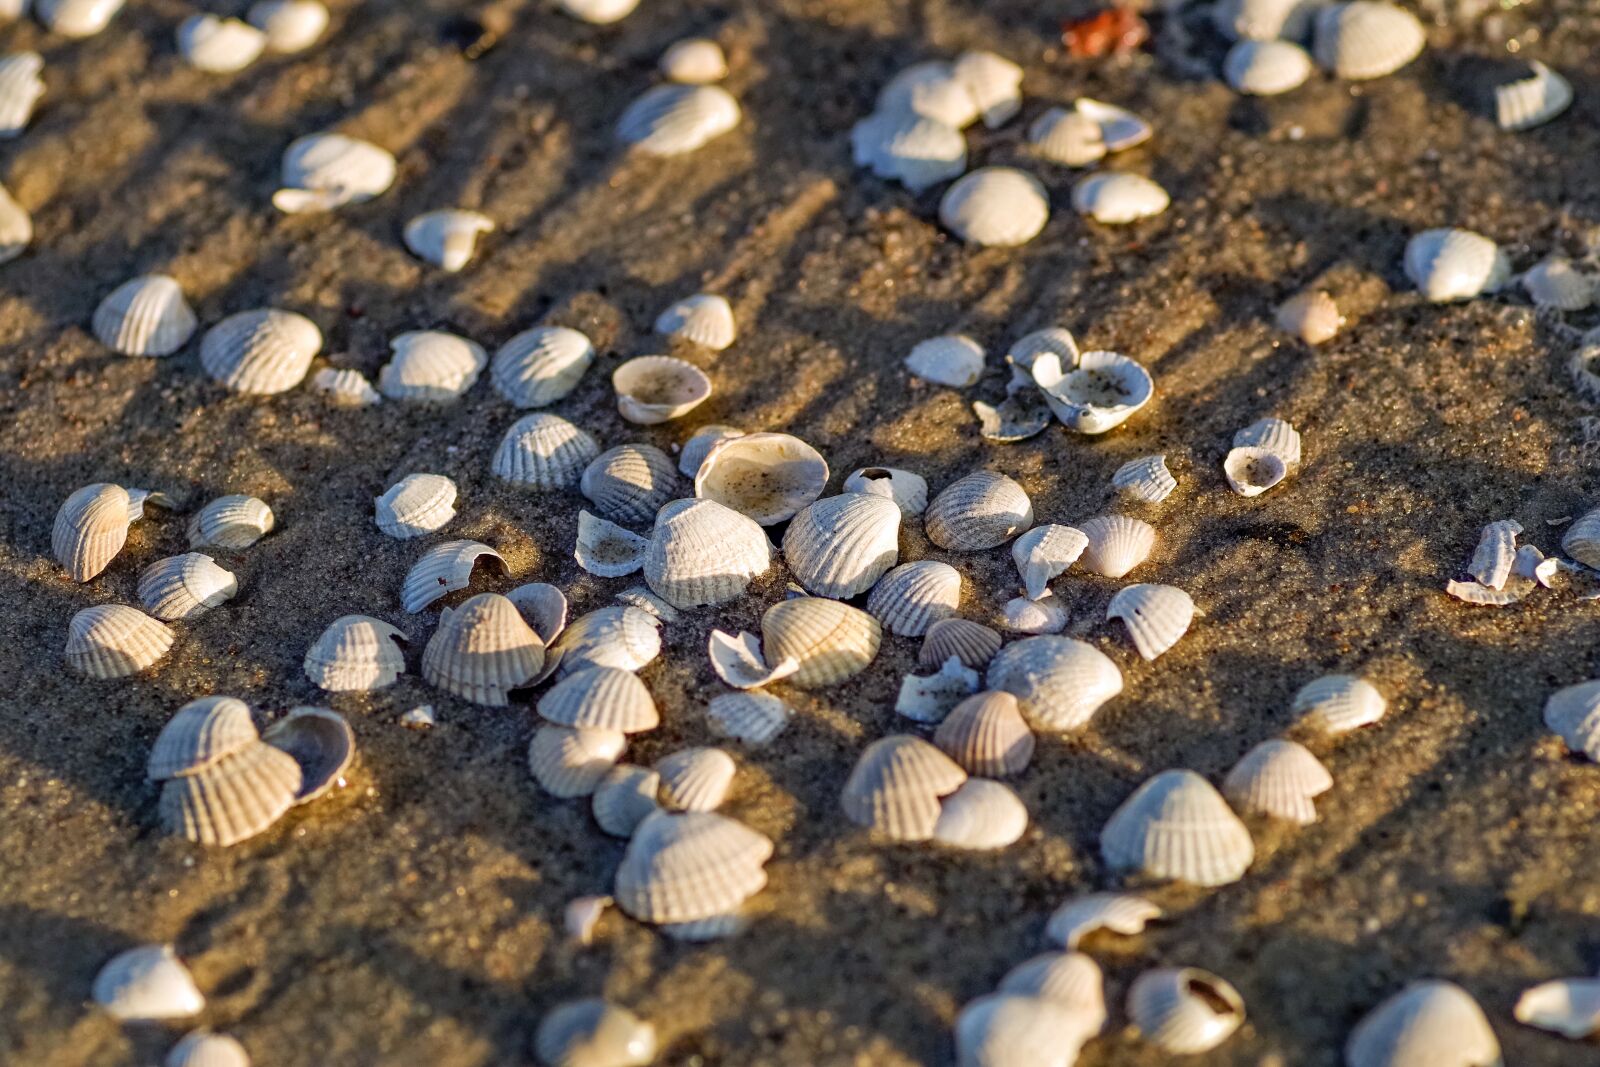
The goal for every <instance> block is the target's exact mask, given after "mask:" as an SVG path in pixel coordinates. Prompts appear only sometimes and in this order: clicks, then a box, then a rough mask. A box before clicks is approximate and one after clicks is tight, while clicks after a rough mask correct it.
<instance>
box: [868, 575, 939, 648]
mask: <svg viewBox="0 0 1600 1067" xmlns="http://www.w3.org/2000/svg"><path fill="white" fill-rule="evenodd" d="M960 605H961V572H960V571H958V570H956V569H955V568H954V567H952V566H950V564H948V563H940V562H938V561H937V560H931V559H921V560H917V561H916V562H915V563H902V564H901V565H900V566H898V567H896V568H894V569H893V570H891V571H890V572H889V573H887V574H885V575H884V576H883V577H882V578H881V579H879V581H878V584H877V585H875V586H873V587H872V595H871V596H869V597H867V610H868V611H869V612H871V613H872V614H873V615H875V616H877V619H878V621H879V622H881V623H883V625H884V628H885V629H887V630H888V631H889V632H890V633H892V634H899V635H900V636H902V637H921V636H922V635H923V634H925V633H927V632H928V627H930V626H932V625H933V624H934V623H936V622H938V621H939V620H940V619H948V618H950V617H951V616H952V615H954V614H955V613H956V610H957V609H958V608H959V607H960Z"/></svg>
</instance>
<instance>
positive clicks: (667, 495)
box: [578, 444, 765, 537]
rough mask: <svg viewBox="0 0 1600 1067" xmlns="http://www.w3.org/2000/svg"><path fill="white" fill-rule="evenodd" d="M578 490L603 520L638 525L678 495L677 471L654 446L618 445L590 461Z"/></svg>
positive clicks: (653, 517) (670, 461)
mask: <svg viewBox="0 0 1600 1067" xmlns="http://www.w3.org/2000/svg"><path fill="white" fill-rule="evenodd" d="M578 490H579V491H580V492H581V493H583V495H584V496H585V497H586V498H588V500H589V502H590V503H591V504H593V505H594V509H595V511H597V512H599V513H600V515H601V516H603V517H604V518H607V519H610V520H612V521H613V522H620V523H625V524H630V525H639V524H642V523H647V522H651V521H653V520H654V519H655V518H656V512H657V511H659V510H661V507H662V505H663V504H665V503H666V502H667V501H669V500H671V499H672V498H673V497H674V496H676V495H677V490H678V472H677V468H676V467H675V466H674V465H673V462H672V457H670V456H668V455H667V454H666V453H665V452H663V451H661V449H659V448H656V447H655V446H654V445H637V444H633V445H618V446H617V447H616V448H611V449H607V450H606V451H604V452H602V453H600V455H598V456H596V457H595V458H594V459H593V460H592V461H590V463H589V465H588V466H587V467H585V468H584V469H583V475H582V476H581V477H580V478H579V479H578ZM764 536H765V535H763V537H764Z"/></svg>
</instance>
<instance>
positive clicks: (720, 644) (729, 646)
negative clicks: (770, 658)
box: [706, 630, 800, 689]
mask: <svg viewBox="0 0 1600 1067" xmlns="http://www.w3.org/2000/svg"><path fill="white" fill-rule="evenodd" d="M706 654H707V656H708V657H709V658H710V660H711V669H712V670H713V671H715V672H716V675H717V677H718V678H721V679H722V680H723V682H725V683H726V684H728V685H731V686H733V687H734V688H735V689H759V688H760V687H761V686H764V685H766V684H767V683H768V682H775V681H777V680H778V679H780V678H787V677H789V676H790V675H791V674H793V673H794V672H795V671H796V670H798V669H799V666H800V665H799V664H798V663H797V662H795V661H794V660H784V661H781V662H779V663H777V664H774V665H772V666H770V667H769V666H768V665H767V661H766V658H765V656H764V655H763V654H762V651H761V639H760V638H759V637H757V636H756V635H755V634H753V633H749V632H748V631H742V632H740V634H739V636H738V637H734V636H733V635H732V634H726V633H723V632H722V631H721V630H712V631H711V638H710V640H709V641H708V642H707V645H706Z"/></svg>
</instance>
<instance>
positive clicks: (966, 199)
mask: <svg viewBox="0 0 1600 1067" xmlns="http://www.w3.org/2000/svg"><path fill="white" fill-rule="evenodd" d="M939 221H940V222H942V223H944V226H945V229H947V230H949V231H950V232H951V233H953V234H955V235H956V236H957V237H959V238H961V239H962V240H963V241H966V242H968V243H969V244H975V245H985V246H998V247H1010V246H1014V245H1021V244H1026V243H1027V242H1029V241H1031V240H1033V239H1034V238H1035V237H1037V236H1039V232H1040V231H1041V230H1043V229H1044V224H1045V223H1046V222H1048V221H1050V198H1049V196H1048V195H1046V193H1045V189H1044V186H1043V185H1041V184H1040V183H1039V179H1037V178H1035V177H1034V176H1033V175H1031V174H1028V173H1026V172H1025V171H1020V170H1016V169H1014V168H1011V167H979V168H978V169H977V170H975V171H973V172H972V173H970V174H968V175H966V176H964V177H963V178H961V179H960V180H959V181H957V182H956V183H955V184H954V185H952V186H950V188H949V189H947V190H945V194H944V196H943V197H942V198H941V199H940V201H939Z"/></svg>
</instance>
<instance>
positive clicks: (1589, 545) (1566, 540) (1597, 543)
mask: <svg viewBox="0 0 1600 1067" xmlns="http://www.w3.org/2000/svg"><path fill="white" fill-rule="evenodd" d="M1561 550H1562V551H1563V552H1565V553H1566V554H1567V555H1569V556H1571V557H1572V558H1573V559H1575V560H1577V561H1578V562H1579V563H1582V564H1583V565H1584V566H1586V567H1597V568H1600V508H1594V509H1592V510H1590V511H1586V512H1584V513H1583V514H1582V515H1580V516H1578V518H1577V521H1575V522H1574V523H1573V524H1572V525H1571V526H1569V527H1567V532H1566V533H1565V534H1563V535H1562V538H1561ZM59 557H60V553H59V552H58V553H57V558H59Z"/></svg>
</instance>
